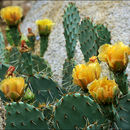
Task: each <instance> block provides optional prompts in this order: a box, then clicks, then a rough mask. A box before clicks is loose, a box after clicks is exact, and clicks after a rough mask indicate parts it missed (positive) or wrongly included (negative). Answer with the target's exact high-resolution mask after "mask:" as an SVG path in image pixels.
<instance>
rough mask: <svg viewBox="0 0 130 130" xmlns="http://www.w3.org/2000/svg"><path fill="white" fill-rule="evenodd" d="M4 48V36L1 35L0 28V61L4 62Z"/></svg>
mask: <svg viewBox="0 0 130 130" xmlns="http://www.w3.org/2000/svg"><path fill="white" fill-rule="evenodd" d="M4 49H5V42H4V37H3V35H2V32H1V29H0V62H4V60H5V59H4V53H5V52H4Z"/></svg>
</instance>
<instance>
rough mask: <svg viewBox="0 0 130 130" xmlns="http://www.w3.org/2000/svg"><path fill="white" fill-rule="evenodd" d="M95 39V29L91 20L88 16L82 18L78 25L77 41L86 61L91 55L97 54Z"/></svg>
mask: <svg viewBox="0 0 130 130" xmlns="http://www.w3.org/2000/svg"><path fill="white" fill-rule="evenodd" d="M96 40H97V34H96V29H95V28H94V25H93V23H92V21H91V20H90V19H89V18H85V19H83V20H82V21H81V24H80V26H79V41H80V45H81V51H82V53H83V55H84V59H85V61H88V60H89V58H90V57H91V56H94V55H97V50H98V45H97V43H96Z"/></svg>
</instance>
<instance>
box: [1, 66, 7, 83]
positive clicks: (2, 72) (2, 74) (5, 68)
mask: <svg viewBox="0 0 130 130" xmlns="http://www.w3.org/2000/svg"><path fill="white" fill-rule="evenodd" d="M8 68H9V65H7V64H2V63H0V81H1V80H3V79H4V78H5V74H6V72H7V70H8Z"/></svg>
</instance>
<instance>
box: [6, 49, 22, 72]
mask: <svg viewBox="0 0 130 130" xmlns="http://www.w3.org/2000/svg"><path fill="white" fill-rule="evenodd" d="M20 58H21V54H20V52H19V50H18V48H17V47H12V49H11V50H6V52H5V60H6V63H7V64H10V65H13V66H15V68H16V71H19V68H18V66H19V59H20Z"/></svg>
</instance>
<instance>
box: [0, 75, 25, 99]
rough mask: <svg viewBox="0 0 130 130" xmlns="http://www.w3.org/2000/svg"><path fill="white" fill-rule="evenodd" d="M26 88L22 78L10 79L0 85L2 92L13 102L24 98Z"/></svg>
mask: <svg viewBox="0 0 130 130" xmlns="http://www.w3.org/2000/svg"><path fill="white" fill-rule="evenodd" d="M25 87H26V85H25V81H24V78H22V77H9V78H7V79H4V80H3V81H2V82H1V83H0V90H1V91H2V92H3V93H4V94H5V96H6V97H8V98H10V99H13V100H17V99H18V98H20V97H21V96H22V94H23V91H24V88H25Z"/></svg>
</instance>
